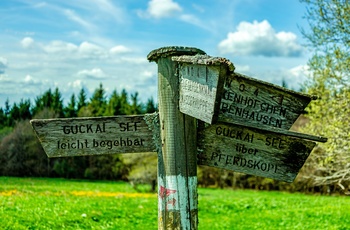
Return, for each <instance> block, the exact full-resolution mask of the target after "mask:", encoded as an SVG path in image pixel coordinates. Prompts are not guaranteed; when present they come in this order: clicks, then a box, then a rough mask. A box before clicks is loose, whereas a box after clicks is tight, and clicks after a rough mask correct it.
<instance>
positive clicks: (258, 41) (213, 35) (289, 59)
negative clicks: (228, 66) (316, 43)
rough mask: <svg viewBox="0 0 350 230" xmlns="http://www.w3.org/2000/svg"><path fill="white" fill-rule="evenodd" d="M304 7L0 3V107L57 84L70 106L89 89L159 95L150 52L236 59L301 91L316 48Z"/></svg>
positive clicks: (225, 0)
mask: <svg viewBox="0 0 350 230" xmlns="http://www.w3.org/2000/svg"><path fill="white" fill-rule="evenodd" d="M305 10H306V9H305V5H303V4H301V3H300V2H299V1H297V0H234V1H232V0H215V1H214V0H203V1H185V0H128V1H125V0H124V1H122V0H115V1H112V0H110V1H109V0H70V1H62V0H48V1H42V0H31V1H28V0H7V1H0V33H1V35H0V107H4V103H5V100H6V99H7V98H9V100H10V103H11V104H12V103H13V102H19V100H20V99H21V98H23V99H27V98H30V99H32V100H33V99H34V98H35V96H38V95H40V94H41V93H43V92H45V91H46V90H48V89H49V88H51V89H54V88H56V87H58V88H59V89H60V91H61V92H62V94H63V97H64V99H65V101H66V102H67V101H68V100H69V98H70V96H71V95H72V93H75V94H76V95H77V94H78V92H79V91H80V89H81V88H82V87H84V88H85V89H86V91H87V93H88V95H89V96H90V95H91V93H92V92H93V91H94V90H95V89H96V88H97V87H98V86H99V84H100V83H102V84H103V86H104V88H105V89H106V91H107V94H108V95H110V93H111V92H112V91H113V90H114V89H117V91H119V92H120V91H121V90H122V89H123V88H125V89H126V90H127V91H128V92H129V93H133V92H135V91H137V92H139V96H140V98H141V99H142V100H143V101H146V100H147V99H148V98H149V97H153V98H155V99H156V97H157V66H156V64H155V63H149V62H148V61H147V58H146V56H147V54H148V53H149V52H150V51H152V50H153V49H157V48H160V47H163V46H177V45H179V46H190V47H196V48H200V49H202V50H204V51H205V52H206V53H207V54H208V55H211V56H218V57H225V58H228V59H230V60H231V61H232V62H233V63H234V65H235V67H236V71H237V72H240V73H243V74H246V75H248V76H251V77H255V78H258V79H261V80H264V81H268V82H272V83H275V84H281V82H282V80H283V79H284V80H286V81H287V83H288V84H289V86H290V87H293V88H294V89H298V88H300V84H301V83H302V82H303V81H304V80H305V78H306V75H305V74H306V69H305V65H306V64H307V60H308V59H309V58H310V51H309V50H308V49H306V48H305V47H303V44H305V40H303V38H302V36H301V33H300V31H299V28H298V27H304V28H307V23H306V21H305V20H304V19H303V15H304V13H305Z"/></svg>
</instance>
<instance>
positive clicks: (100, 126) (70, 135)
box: [31, 115, 155, 157]
mask: <svg viewBox="0 0 350 230" xmlns="http://www.w3.org/2000/svg"><path fill="white" fill-rule="evenodd" d="M31 124H32V126H33V128H34V130H35V132H36V134H37V136H38V138H39V140H40V142H41V145H42V146H43V148H44V150H45V152H46V154H47V155H48V157H65V156H84V155H102V154H115V153H139V152H154V151H155V146H154V141H153V140H152V131H151V130H150V129H149V127H148V125H147V123H146V121H145V120H144V116H143V115H138V116H115V117H93V118H62V119H35V120H31Z"/></svg>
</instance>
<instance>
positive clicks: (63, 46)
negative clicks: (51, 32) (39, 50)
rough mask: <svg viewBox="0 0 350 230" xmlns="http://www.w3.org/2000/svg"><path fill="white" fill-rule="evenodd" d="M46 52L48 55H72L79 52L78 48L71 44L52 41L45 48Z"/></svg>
mask: <svg viewBox="0 0 350 230" xmlns="http://www.w3.org/2000/svg"><path fill="white" fill-rule="evenodd" d="M44 50H45V51H46V52H48V53H63V52H64V53H72V52H75V51H77V50H78V47H77V46H76V45H74V44H72V43H69V42H63V41H52V42H51V43H50V44H48V45H47V46H45V47H44Z"/></svg>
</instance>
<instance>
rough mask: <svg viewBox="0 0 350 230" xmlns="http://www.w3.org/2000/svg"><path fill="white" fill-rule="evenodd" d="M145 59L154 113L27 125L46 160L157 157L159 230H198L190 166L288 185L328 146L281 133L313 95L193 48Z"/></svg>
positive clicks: (307, 137) (160, 51)
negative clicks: (154, 85)
mask: <svg viewBox="0 0 350 230" xmlns="http://www.w3.org/2000/svg"><path fill="white" fill-rule="evenodd" d="M147 58H148V60H149V61H154V62H156V63H157V64H158V100H159V114H146V115H138V116H115V117H100V118H72V119H46V120H32V121H31V124H32V126H33V128H34V130H35V132H36V134H37V136H38V138H39V140H40V141H41V144H42V146H43V148H44V150H45V152H46V153H47V155H48V156H49V157H67V156H82V155H101V154H114V153H138V152H155V151H156V152H158V229H197V227H198V195H197V161H198V163H199V164H201V165H207V166H213V167H218V168H222V169H228V170H233V171H237V172H243V173H247V174H251V175H257V176H263V177H269V178H273V179H277V180H282V181H287V182H292V181H293V180H294V179H295V177H296V175H297V174H298V172H299V170H300V168H301V167H302V166H303V164H304V162H305V161H306V159H307V157H308V156H309V154H310V153H311V151H312V149H313V148H314V146H315V145H316V143H315V141H318V142H325V141H327V139H326V138H323V137H316V136H311V135H306V134H301V133H296V132H291V131H288V129H289V128H290V127H291V126H292V124H293V123H294V121H295V120H296V119H297V118H298V116H299V115H300V114H301V113H302V112H303V110H304V109H305V107H306V106H307V105H308V104H309V102H310V101H311V100H312V99H316V97H315V96H309V95H306V94H302V93H297V92H294V91H291V90H287V89H284V88H282V87H278V86H275V85H272V84H270V83H267V82H263V81H259V80H256V79H253V78H250V77H247V76H244V75H241V74H238V73H235V72H234V66H233V64H232V63H231V62H230V61H229V60H227V59H225V58H218V57H210V56H208V55H205V53H204V52H203V51H202V50H199V49H196V48H188V47H163V48H160V49H156V50H153V51H152V52H150V54H149V55H148V56H147ZM197 119H198V120H197ZM204 122H205V123H204ZM197 130H198V132H197Z"/></svg>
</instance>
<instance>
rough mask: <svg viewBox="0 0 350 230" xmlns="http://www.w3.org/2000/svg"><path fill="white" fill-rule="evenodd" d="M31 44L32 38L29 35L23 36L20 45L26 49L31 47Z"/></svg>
mask: <svg viewBox="0 0 350 230" xmlns="http://www.w3.org/2000/svg"><path fill="white" fill-rule="evenodd" d="M33 44H34V39H33V38H31V37H25V38H23V39H22V41H21V45H22V47H23V48H25V49H28V48H30V47H32V46H33Z"/></svg>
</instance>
